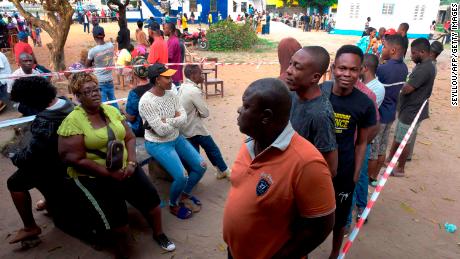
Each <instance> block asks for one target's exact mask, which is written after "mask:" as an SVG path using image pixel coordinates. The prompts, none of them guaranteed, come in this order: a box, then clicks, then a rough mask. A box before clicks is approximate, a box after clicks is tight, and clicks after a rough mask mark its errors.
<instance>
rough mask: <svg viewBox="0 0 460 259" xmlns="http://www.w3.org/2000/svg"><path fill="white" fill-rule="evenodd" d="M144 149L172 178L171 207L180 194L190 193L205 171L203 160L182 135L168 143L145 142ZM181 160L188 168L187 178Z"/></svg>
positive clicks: (175, 203)
mask: <svg viewBox="0 0 460 259" xmlns="http://www.w3.org/2000/svg"><path fill="white" fill-rule="evenodd" d="M145 149H146V150H147V152H148V153H149V155H151V156H152V157H153V158H154V159H155V160H156V161H158V163H160V165H161V166H162V167H163V168H164V169H165V170H166V171H167V172H168V173H169V174H170V175H171V176H172V177H173V178H174V180H173V182H172V185H171V189H170V193H169V196H170V197H169V204H170V205H172V206H175V205H177V201H178V199H179V197H180V195H181V194H182V193H186V194H190V193H191V191H192V189H193V187H195V185H196V184H197V183H198V182H199V181H200V179H201V177H203V174H204V172H205V171H206V165H205V164H204V161H203V158H202V157H201V156H200V154H199V153H198V152H197V151H196V150H195V149H194V148H193V146H192V145H191V144H190V143H189V142H188V141H187V140H186V139H185V138H184V137H183V136H182V135H179V137H177V138H176V139H175V140H173V141H169V142H150V141H145ZM181 160H182V161H184V163H186V165H187V167H188V168H190V171H189V173H188V176H187V171H186V170H185V168H184V165H183V164H182V162H181Z"/></svg>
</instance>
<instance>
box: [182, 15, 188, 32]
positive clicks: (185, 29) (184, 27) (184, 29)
mask: <svg viewBox="0 0 460 259" xmlns="http://www.w3.org/2000/svg"><path fill="white" fill-rule="evenodd" d="M187 21H188V17H187V14H186V13H184V14H183V15H182V32H184V33H185V32H188V25H187Z"/></svg>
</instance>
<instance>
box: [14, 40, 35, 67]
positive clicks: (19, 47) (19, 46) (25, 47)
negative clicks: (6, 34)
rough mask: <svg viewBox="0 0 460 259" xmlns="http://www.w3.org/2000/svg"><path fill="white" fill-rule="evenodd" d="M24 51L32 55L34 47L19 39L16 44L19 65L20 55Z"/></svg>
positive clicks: (15, 55)
mask: <svg viewBox="0 0 460 259" xmlns="http://www.w3.org/2000/svg"><path fill="white" fill-rule="evenodd" d="M22 53H27V54H30V55H32V54H33V53H34V52H33V50H32V47H31V46H30V45H29V43H26V42H22V41H19V42H18V43H16V45H14V57H15V58H16V63H18V65H19V55H21V54H22Z"/></svg>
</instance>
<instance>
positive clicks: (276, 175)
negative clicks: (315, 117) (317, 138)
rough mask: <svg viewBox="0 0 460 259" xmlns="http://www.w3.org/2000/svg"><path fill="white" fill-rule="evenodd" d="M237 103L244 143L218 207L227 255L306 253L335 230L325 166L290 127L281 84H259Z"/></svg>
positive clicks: (270, 81)
mask: <svg viewBox="0 0 460 259" xmlns="http://www.w3.org/2000/svg"><path fill="white" fill-rule="evenodd" d="M242 99H243V105H242V106H241V107H240V108H239V109H238V114H239V116H238V125H239V128H240V131H241V132H242V133H244V134H246V135H248V136H249V138H248V139H247V140H246V141H245V143H244V144H243V146H242V147H241V149H240V152H239V154H238V156H237V158H236V160H235V163H234V165H233V168H232V177H231V183H232V186H231V188H230V192H229V194H228V199H227V203H226V205H225V210H224V220H223V221H224V222H223V224H224V228H223V236H224V240H225V242H226V243H227V245H228V253H229V258H233V257H234V258H236V259H239V258H251V259H262V258H300V257H302V256H305V255H308V253H310V252H311V251H313V250H314V249H315V248H316V247H317V246H318V245H320V244H321V243H322V242H323V241H324V239H326V237H327V236H328V235H329V233H330V232H331V230H332V227H333V225H334V209H335V202H334V190H333V187H332V182H331V174H330V172H329V169H328V167H327V164H326V162H325V161H324V159H323V157H322V156H321V154H320V153H319V152H318V151H317V150H316V148H315V147H314V146H313V145H312V144H311V143H309V142H308V141H307V140H305V139H304V138H302V137H301V136H300V135H299V134H297V133H296V132H295V131H294V129H293V128H292V126H291V124H290V123H289V112H290V107H291V98H290V97H289V91H288V90H287V88H286V86H285V85H284V83H283V82H282V81H280V80H278V79H274V78H265V79H260V80H257V81H255V82H253V83H252V84H251V85H249V87H248V88H247V89H246V91H245V92H244V94H243V98H242ZM300 150H301V152H299V151H300Z"/></svg>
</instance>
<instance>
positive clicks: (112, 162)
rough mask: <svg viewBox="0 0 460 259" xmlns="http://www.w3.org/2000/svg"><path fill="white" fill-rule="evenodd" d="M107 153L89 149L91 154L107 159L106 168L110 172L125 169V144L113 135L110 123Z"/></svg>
mask: <svg viewBox="0 0 460 259" xmlns="http://www.w3.org/2000/svg"><path fill="white" fill-rule="evenodd" d="M107 135H108V138H109V139H108V141H107V153H106V152H102V151H100V150H96V149H87V151H88V152H89V153H93V154H95V155H97V156H99V157H100V158H104V159H105V167H106V168H107V169H108V170H109V171H117V170H120V169H121V168H123V154H124V150H125V148H124V146H123V142H121V141H119V140H117V139H116V137H115V134H114V133H113V130H112V128H110V126H109V123H108V122H107Z"/></svg>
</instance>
